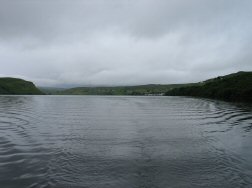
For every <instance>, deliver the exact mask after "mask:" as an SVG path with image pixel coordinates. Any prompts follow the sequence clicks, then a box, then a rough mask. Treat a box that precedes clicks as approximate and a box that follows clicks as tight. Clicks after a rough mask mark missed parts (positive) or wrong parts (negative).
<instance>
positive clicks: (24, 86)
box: [0, 78, 43, 95]
mask: <svg viewBox="0 0 252 188" xmlns="http://www.w3.org/2000/svg"><path fill="white" fill-rule="evenodd" d="M0 94H1V95H42V94H43V92H41V91H40V90H39V89H38V88H37V87H36V86H35V85H34V84H33V83H32V82H29V81H25V80H22V79H18V78H0Z"/></svg>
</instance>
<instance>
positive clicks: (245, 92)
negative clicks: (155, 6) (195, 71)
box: [165, 72, 252, 102]
mask: <svg viewBox="0 0 252 188" xmlns="http://www.w3.org/2000/svg"><path fill="white" fill-rule="evenodd" d="M165 95H169V96H195V97H206V98H213V99H221V100H226V101H237V102H238V101H244V102H252V72H237V73H234V74H229V75H226V76H219V77H217V78H213V79H209V80H206V81H204V82H200V83H198V85H195V86H189V87H181V88H175V89H172V90H170V91H167V92H166V94H165Z"/></svg>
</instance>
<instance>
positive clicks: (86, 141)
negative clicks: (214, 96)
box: [0, 96, 252, 188]
mask: <svg viewBox="0 0 252 188" xmlns="http://www.w3.org/2000/svg"><path fill="white" fill-rule="evenodd" d="M251 130H252V107H251V106H249V105H242V104H232V103H225V102H219V101H212V100H203V99H193V98H181V97H102V96H101V97H100V96H99V97H98V96H97V97H93V96H0V187H1V188H14V187H15V188H23V187H25V188H26V187H27V188H33V187H34V188H39V187H41V188H42V187H56V188H68V187H70V188H81V187H92V188H156V187H160V188H170V187H171V188H181V187H182V188H190V187H192V188H195V187H214V188H238V187H252V131H251Z"/></svg>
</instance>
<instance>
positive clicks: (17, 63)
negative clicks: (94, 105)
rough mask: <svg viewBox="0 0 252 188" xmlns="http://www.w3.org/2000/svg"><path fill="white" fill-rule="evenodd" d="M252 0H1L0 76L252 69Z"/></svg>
mask: <svg viewBox="0 0 252 188" xmlns="http://www.w3.org/2000/svg"><path fill="white" fill-rule="evenodd" d="M251 17H252V1H250V0H243V1H239V0H211V1H209V0H190V1H188V0H92V1H89V0H75V1H71V0H55V1H49V0H24V1H19V0H12V1H9V0H0V58H1V71H0V76H15V77H21V78H25V79H28V80H32V81H34V82H35V83H36V84H37V85H42V86H74V85H135V84H147V83H182V82H194V81H201V80H204V79H207V78H210V77H212V76H218V75H223V74H228V73H231V72H236V71H239V70H250V71H251V70H252V62H251V59H252V53H251V52H250V51H251V49H252V48H251V44H252V23H251Z"/></svg>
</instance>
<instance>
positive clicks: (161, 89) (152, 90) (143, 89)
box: [58, 84, 187, 95]
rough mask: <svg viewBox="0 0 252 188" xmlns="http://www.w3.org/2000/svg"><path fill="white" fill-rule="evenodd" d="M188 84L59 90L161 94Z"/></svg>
mask: <svg viewBox="0 0 252 188" xmlns="http://www.w3.org/2000/svg"><path fill="white" fill-rule="evenodd" d="M185 85H187V84H171V85H157V84H150V85H140V86H118V87H78V88H72V89H67V90H64V91H60V92H58V94H62V95H148V94H161V93H165V92H167V91H168V90H170V89H173V88H177V87H181V86H185Z"/></svg>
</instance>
